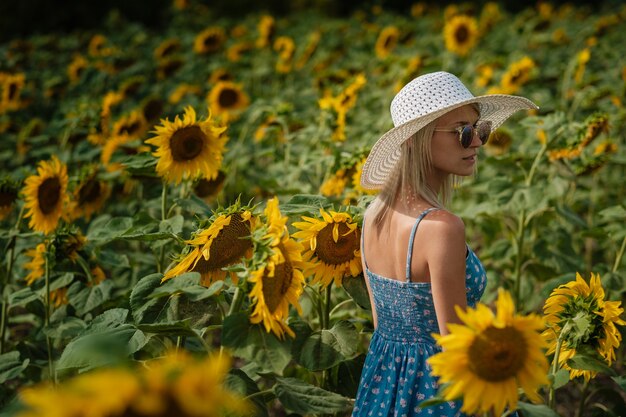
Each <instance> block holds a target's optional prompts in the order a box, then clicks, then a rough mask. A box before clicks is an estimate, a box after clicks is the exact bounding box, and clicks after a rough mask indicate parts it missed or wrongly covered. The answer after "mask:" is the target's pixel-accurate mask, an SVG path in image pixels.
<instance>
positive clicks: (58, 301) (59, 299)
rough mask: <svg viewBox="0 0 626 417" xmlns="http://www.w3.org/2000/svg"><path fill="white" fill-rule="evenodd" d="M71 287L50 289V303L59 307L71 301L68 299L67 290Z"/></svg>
mask: <svg viewBox="0 0 626 417" xmlns="http://www.w3.org/2000/svg"><path fill="white" fill-rule="evenodd" d="M68 288H69V287H65V288H59V289H56V290H53V291H50V305H52V306H54V307H56V308H59V307H61V306H62V305H66V304H68V303H69V301H68V299H67V290H68Z"/></svg>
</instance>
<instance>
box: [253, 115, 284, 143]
mask: <svg viewBox="0 0 626 417" xmlns="http://www.w3.org/2000/svg"><path fill="white" fill-rule="evenodd" d="M270 135H271V136H272V137H273V138H275V140H276V142H279V143H284V142H285V134H284V131H283V125H282V124H281V123H280V122H279V121H278V119H277V118H276V116H274V115H273V114H271V115H269V116H268V117H267V118H266V119H265V120H264V121H263V123H261V125H259V127H258V128H257V129H256V130H255V131H254V136H253V138H254V141H255V142H257V143H258V142H261V141H263V140H264V139H265V138H267V137H268V136H270Z"/></svg>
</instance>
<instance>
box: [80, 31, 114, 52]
mask: <svg viewBox="0 0 626 417" xmlns="http://www.w3.org/2000/svg"><path fill="white" fill-rule="evenodd" d="M107 42H108V40H107V38H106V37H105V36H103V35H100V34H95V35H93V36H92V37H91V40H90V41H89V45H88V46H87V51H88V53H89V55H91V56H93V57H104V56H110V55H111V54H113V52H115V49H114V48H111V47H108V48H107V47H106V46H105V45H106V44H107Z"/></svg>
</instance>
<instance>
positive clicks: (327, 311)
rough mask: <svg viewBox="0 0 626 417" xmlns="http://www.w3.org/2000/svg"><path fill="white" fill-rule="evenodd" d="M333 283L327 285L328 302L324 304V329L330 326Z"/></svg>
mask: <svg viewBox="0 0 626 417" xmlns="http://www.w3.org/2000/svg"><path fill="white" fill-rule="evenodd" d="M332 289H333V287H332V284H328V286H327V287H326V303H325V304H324V326H323V327H322V328H323V329H328V327H330V295H331V292H332Z"/></svg>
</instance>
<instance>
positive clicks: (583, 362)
mask: <svg viewBox="0 0 626 417" xmlns="http://www.w3.org/2000/svg"><path fill="white" fill-rule="evenodd" d="M567 364H568V365H569V366H570V367H571V368H574V369H581V370H584V371H596V372H603V373H605V374H607V375H610V376H616V373H615V371H614V370H613V369H612V368H610V367H609V366H608V365H607V364H606V363H605V362H604V361H603V360H600V359H598V358H595V357H593V356H590V355H585V354H581V353H578V352H577V353H576V355H574V357H572V358H571V359H569V360H568V361H567Z"/></svg>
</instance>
